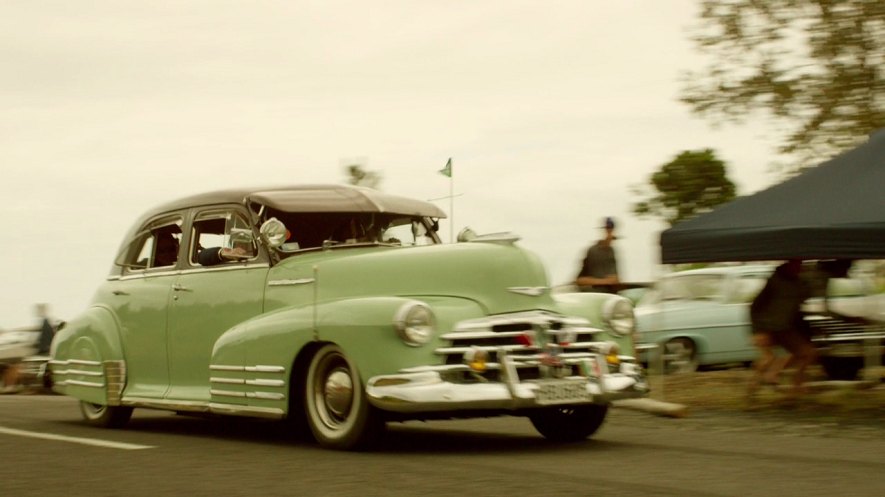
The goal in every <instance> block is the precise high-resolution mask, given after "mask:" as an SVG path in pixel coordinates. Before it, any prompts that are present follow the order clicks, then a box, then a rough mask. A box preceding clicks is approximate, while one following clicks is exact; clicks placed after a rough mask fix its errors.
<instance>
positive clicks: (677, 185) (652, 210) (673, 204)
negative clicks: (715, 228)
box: [633, 149, 735, 226]
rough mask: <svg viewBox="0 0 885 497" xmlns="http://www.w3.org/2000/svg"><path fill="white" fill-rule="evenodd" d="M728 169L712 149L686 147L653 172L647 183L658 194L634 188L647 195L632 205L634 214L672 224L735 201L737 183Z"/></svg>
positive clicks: (645, 189) (642, 187)
mask: <svg viewBox="0 0 885 497" xmlns="http://www.w3.org/2000/svg"><path fill="white" fill-rule="evenodd" d="M725 169H726V165H725V163H724V162H722V161H721V160H719V159H717V158H716V154H715V152H713V150H711V149H705V150H697V151H688V150H686V151H685V152H682V153H680V154H679V155H677V156H676V158H674V159H673V160H672V161H670V162H668V163H666V164H664V165H663V166H661V168H660V169H659V170H658V171H657V172H655V173H653V174H652V175H651V177H650V178H649V185H648V186H650V187H651V188H652V189H654V190H655V192H656V193H649V192H648V189H647V188H644V186H646V185H641V186H639V187H634V192H633V193H634V194H637V195H644V196H646V197H647V198H646V199H645V200H641V201H639V202H637V203H635V204H633V213H634V214H637V215H638V216H639V217H648V216H654V217H661V218H664V220H665V221H666V222H667V223H668V224H669V225H670V226H673V225H674V224H676V223H677V222H679V221H682V220H684V219H688V218H690V217H693V216H695V215H696V214H700V213H702V212H706V211H709V210H711V209H712V208H713V207H715V206H717V205H719V204H722V203H725V202H728V201H730V200H733V199H734V197H735V186H734V183H732V182H731V180H729V179H728V178H727V177H726V174H725Z"/></svg>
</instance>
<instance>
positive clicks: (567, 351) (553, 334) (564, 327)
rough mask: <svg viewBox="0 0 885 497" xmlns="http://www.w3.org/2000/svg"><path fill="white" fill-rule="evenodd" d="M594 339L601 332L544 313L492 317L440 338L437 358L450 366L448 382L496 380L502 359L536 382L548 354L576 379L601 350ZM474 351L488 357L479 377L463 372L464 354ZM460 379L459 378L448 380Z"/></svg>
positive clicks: (583, 323)
mask: <svg viewBox="0 0 885 497" xmlns="http://www.w3.org/2000/svg"><path fill="white" fill-rule="evenodd" d="M598 333H602V330H600V329H598V328H594V327H592V326H590V322H589V321H587V320H586V319H583V318H578V317H571V316H561V315H558V314H553V313H547V312H527V313H518V314H506V315H495V316H488V317H485V318H480V319H475V320H469V321H462V322H460V323H458V324H457V325H456V326H455V328H454V330H452V331H451V332H449V333H446V334H444V335H442V338H443V339H444V340H446V342H447V344H446V345H445V346H442V347H439V348H437V349H436V353H437V354H439V355H441V356H444V358H445V361H444V362H445V364H447V365H450V366H452V368H451V369H450V370H449V376H450V378H449V379H450V380H452V379H459V380H461V381H483V380H499V379H500V378H498V375H499V374H500V371H501V364H500V363H501V360H500V357H499V355H500V354H502V353H506V354H507V356H508V357H509V358H510V359H512V360H514V363H515V367H516V369H517V373H518V374H519V376H520V379H522V380H525V379H533V378H537V377H538V376H539V371H540V368H541V367H542V366H543V361H544V360H545V359H546V358H548V357H549V354H550V351H551V350H555V353H556V355H557V356H558V358H559V360H560V361H561V362H562V363H563V365H562V366H561V367H564V368H567V369H572V370H573V371H571V373H566V374H575V375H577V374H580V373H579V372H578V367H579V363H580V362H581V360H583V359H587V358H589V357H590V356H591V355H593V354H596V353H598V352H599V351H600V350H601V347H602V346H603V345H604V344H603V343H602V342H600V341H599V340H597V339H596V335H597V334H598ZM527 337H529V338H530V339H526V338H527ZM476 349H481V350H483V351H485V352H486V353H487V354H488V362H487V364H486V371H485V372H484V373H482V374H478V373H476V372H475V371H470V370H469V368H467V367H466V366H464V354H465V353H467V352H469V351H471V350H476ZM459 365H461V366H463V367H458V366H459ZM459 374H460V377H459V378H452V376H458V375H459Z"/></svg>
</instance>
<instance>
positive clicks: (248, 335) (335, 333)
mask: <svg viewBox="0 0 885 497" xmlns="http://www.w3.org/2000/svg"><path fill="white" fill-rule="evenodd" d="M413 301H420V302H424V303H425V304H427V305H429V306H430V307H431V309H433V312H434V315H435V317H436V330H437V333H436V334H435V336H434V337H433V338H432V339H431V340H430V342H429V343H427V344H424V345H422V346H420V347H413V346H409V345H406V344H405V343H404V342H403V341H402V339H400V337H399V335H398V334H397V331H396V329H395V328H394V315H395V314H396V312H397V310H399V308H400V307H401V306H403V305H404V304H406V303H408V302H413ZM483 315H485V313H484V311H483V309H482V307H481V306H480V305H479V304H477V303H476V302H473V301H471V300H468V299H461V298H450V297H366V298H352V299H343V300H336V301H331V302H324V303H321V304H320V305H318V306H316V307H310V306H308V307H297V308H296V307H290V308H282V309H278V310H276V311H274V312H271V313H268V314H265V315H262V316H260V317H257V318H255V319H253V320H250V321H247V322H245V323H242V324H240V325H238V326H236V327H234V328H232V329H231V330H229V331H227V332H226V333H224V334H223V335H222V336H221V337H220V338H219V340H218V341H217V342H216V343H215V347H214V349H213V353H212V364H213V365H234V366H257V365H266V366H277V367H278V366H282V367H285V368H286V372H287V374H288V373H289V372H290V370H291V369H290V368H291V367H292V365H293V364H294V362H295V358H296V357H297V356H298V354H299V353H300V352H301V351H302V350H303V349H304V347H306V346H308V345H309V344H311V343H313V342H329V343H335V344H337V345H338V346H339V347H341V348H342V350H343V351H344V353H345V354H346V355H347V356H348V357H349V358H351V360H352V361H353V362H354V363H356V365H357V368H358V369H359V371H360V375H361V376H362V378H363V381H366V380H367V379H368V378H371V377H372V376H377V375H380V374H390V373H394V372H397V371H399V370H400V369H403V368H408V367H414V366H420V365H426V364H438V363H439V362H440V360H441V359H440V356H438V355H436V354H435V353H434V349H436V348H437V347H438V346H440V345H441V344H442V343H443V342H444V341H443V340H442V339H440V335H441V334H443V333H446V332H447V331H450V330H451V329H452V328H453V327H454V325H455V323H457V322H458V321H461V320H465V319H474V318H477V317H480V316H483Z"/></svg>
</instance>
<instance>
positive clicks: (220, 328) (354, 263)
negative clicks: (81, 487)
mask: <svg viewBox="0 0 885 497" xmlns="http://www.w3.org/2000/svg"><path fill="white" fill-rule="evenodd" d="M443 217H445V214H444V213H443V212H442V211H441V210H440V209H439V208H437V207H436V206H435V205H433V204H431V203H427V202H422V201H416V200H411V199H407V198H403V197H398V196H394V195H389V194H386V193H381V192H379V191H375V190H372V189H367V188H360V187H352V186H344V185H314V186H298V187H277V188H263V189H240V190H231V191H220V192H212V193H206V194H202V195H197V196H192V197H189V198H185V199H181V200H178V201H175V202H171V203H168V204H165V205H162V206H160V207H158V208H156V209H154V210H152V211H151V212H149V213H147V214H146V215H145V216H144V217H142V218H141V219H140V220H139V221H138V222H137V223H136V224H135V225H134V227H133V228H132V230H131V232H130V233H129V234H127V235H126V238H125V239H124V241H123V244H122V246H121V248H120V250H119V252H118V256H117V258H116V261H115V263H114V265H113V267H112V270H111V274H110V275H109V276H108V278H107V281H106V282H104V283H103V284H102V285H101V287H100V288H99V290H98V292H97V293H96V295H95V297H94V300H93V302H92V304H91V305H90V307H89V308H88V309H87V310H86V311H85V312H84V313H82V314H81V315H80V316H78V317H77V318H75V319H73V320H71V321H70V322H69V323H68V325H67V326H66V327H65V328H64V329H63V330H61V331H60V332H59V333H58V334H57V335H56V338H55V340H54V342H53V346H52V357H51V360H50V374H51V379H52V381H53V388H54V390H55V391H56V392H58V393H61V394H65V395H70V396H73V397H75V398H77V399H79V400H80V406H81V411H82V414H83V416H84V417H85V419H86V420H87V421H88V422H90V423H93V424H96V425H101V426H108V427H119V426H122V425H124V424H125V423H126V422H127V421H128V419H129V417H130V416H131V413H132V410H133V408H136V407H143V408H152V409H166V410H171V411H177V412H188V413H207V414H223V415H236V416H253V417H262V418H274V419H281V420H287V421H289V422H291V423H293V425H294V426H293V428H292V429H293V430H297V429H299V428H302V427H306V428H309V431H307V430H305V431H307V432H308V433H311V434H312V435H313V437H314V438H315V439H316V440H317V441H318V442H319V443H320V444H321V445H323V446H325V447H330V448H338V449H353V448H359V447H365V446H368V445H370V444H371V443H372V442H374V441H377V440H378V438H379V437H380V436H381V435H382V434H383V433H384V426H385V424H386V423H387V422H395V421H403V420H409V419H445V418H458V417H478V416H491V415H516V416H526V417H528V418H529V419H530V420H531V422H532V423H533V425H534V426H535V427H536V428H537V430H538V431H539V432H540V433H542V434H543V435H544V436H545V437H548V438H551V439H555V440H578V439H584V438H586V437H588V436H590V435H591V434H593V433H594V432H595V431H596V430H597V429H598V428H599V426H600V425H601V424H602V422H603V419H604V418H605V416H606V413H607V410H608V406H609V404H610V403H611V401H613V400H615V399H623V398H632V397H638V396H642V395H644V394H645V393H646V392H647V384H646V382H645V379H644V376H643V373H642V369H641V367H640V366H639V365H638V364H637V362H636V361H635V359H634V358H633V339H634V338H633V332H634V326H633V307H632V305H631V304H630V302H629V301H628V300H627V299H624V298H622V297H618V296H615V295H603V294H557V295H552V294H551V292H550V288H549V284H548V281H547V276H546V272H545V270H544V268H543V266H542V265H541V263H540V262H539V260H538V258H537V257H536V256H535V255H533V254H532V253H530V252H528V251H526V250H524V249H522V248H520V247H519V246H517V245H515V244H514V242H515V241H516V239H517V237H515V236H512V235H509V234H496V235H487V236H467V235H464V236H461V237H459V238H460V239H461V240H463V242H461V243H455V244H442V243H441V242H440V239H439V237H438V236H437V228H438V221H439V219H440V218H443ZM468 240H469V241H468Z"/></svg>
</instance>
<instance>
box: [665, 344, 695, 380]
mask: <svg viewBox="0 0 885 497" xmlns="http://www.w3.org/2000/svg"><path fill="white" fill-rule="evenodd" d="M661 352H662V353H663V354H664V372H665V373H667V374H670V373H693V372H695V371H697V369H698V358H697V346H696V345H695V343H694V342H693V341H692V340H691V339H690V338H673V339H671V340H668V341H667V342H666V343H664V346H663V349H662V351H661Z"/></svg>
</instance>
